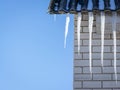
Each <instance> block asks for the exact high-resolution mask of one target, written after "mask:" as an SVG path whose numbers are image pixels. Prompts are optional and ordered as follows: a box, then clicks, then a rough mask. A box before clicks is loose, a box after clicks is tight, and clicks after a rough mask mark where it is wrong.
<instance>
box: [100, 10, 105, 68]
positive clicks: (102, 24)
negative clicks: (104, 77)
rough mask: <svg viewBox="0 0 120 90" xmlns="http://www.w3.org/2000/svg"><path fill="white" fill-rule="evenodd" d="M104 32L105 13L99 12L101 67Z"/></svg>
mask: <svg viewBox="0 0 120 90" xmlns="http://www.w3.org/2000/svg"><path fill="white" fill-rule="evenodd" d="M104 32H105V13H104V12H101V65H102V68H103V66H104V65H103V59H104V56H103V55H104Z"/></svg>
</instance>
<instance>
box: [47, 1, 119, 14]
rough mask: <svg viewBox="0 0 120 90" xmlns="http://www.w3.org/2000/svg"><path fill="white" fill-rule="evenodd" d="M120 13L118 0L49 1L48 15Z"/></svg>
mask: <svg viewBox="0 0 120 90" xmlns="http://www.w3.org/2000/svg"><path fill="white" fill-rule="evenodd" d="M90 11H91V12H100V11H106V12H111V11H120V0H50V4H49V8H48V12H49V13H50V14H65V13H71V14H76V13H78V12H90Z"/></svg>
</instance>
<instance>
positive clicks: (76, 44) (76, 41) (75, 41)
mask: <svg viewBox="0 0 120 90" xmlns="http://www.w3.org/2000/svg"><path fill="white" fill-rule="evenodd" d="M82 42H83V41H82V40H80V45H83V44H82ZM74 46H78V40H74Z"/></svg>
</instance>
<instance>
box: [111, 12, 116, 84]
mask: <svg viewBox="0 0 120 90" xmlns="http://www.w3.org/2000/svg"><path fill="white" fill-rule="evenodd" d="M116 18H117V13H116V12H113V20H112V21H113V23H112V30H113V41H114V42H113V44H114V72H115V80H116V83H117V67H116V64H117V62H116V61H117V57H116V51H117V49H116Z"/></svg>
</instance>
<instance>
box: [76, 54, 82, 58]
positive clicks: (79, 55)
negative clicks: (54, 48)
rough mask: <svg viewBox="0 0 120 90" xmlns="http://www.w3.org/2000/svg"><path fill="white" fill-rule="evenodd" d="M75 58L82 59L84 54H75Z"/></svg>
mask: <svg viewBox="0 0 120 90" xmlns="http://www.w3.org/2000/svg"><path fill="white" fill-rule="evenodd" d="M74 59H82V54H74Z"/></svg>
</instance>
